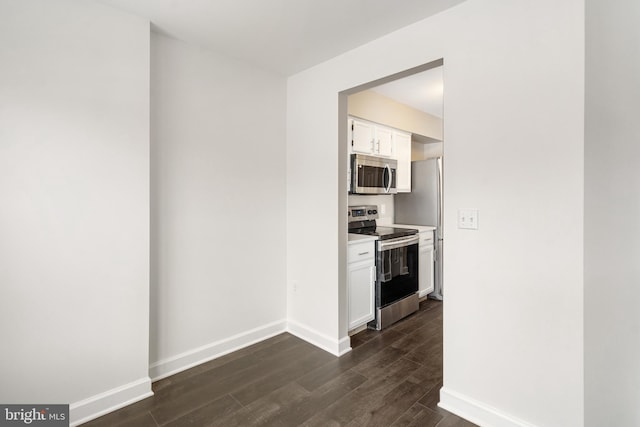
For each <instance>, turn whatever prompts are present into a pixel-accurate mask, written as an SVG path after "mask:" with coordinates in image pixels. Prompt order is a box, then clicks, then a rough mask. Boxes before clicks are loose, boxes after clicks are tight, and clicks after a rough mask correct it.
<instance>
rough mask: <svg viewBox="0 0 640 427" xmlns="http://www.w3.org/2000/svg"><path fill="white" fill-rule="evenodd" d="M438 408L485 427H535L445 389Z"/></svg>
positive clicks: (442, 390) (442, 391)
mask: <svg viewBox="0 0 640 427" xmlns="http://www.w3.org/2000/svg"><path fill="white" fill-rule="evenodd" d="M438 406H439V407H441V408H442V409H446V410H447V411H449V412H452V413H454V414H456V415H458V416H460V417H462V418H465V419H466V420H468V421H471V422H472V423H474V424H477V425H479V426H483V427H534V425H533V424H531V423H528V422H526V421H523V420H520V419H518V418H516V417H513V416H511V415H508V414H505V413H504V412H502V411H500V410H498V409H496V408H493V407H491V406H489V405H486V404H484V403H482V402H479V401H477V400H474V399H471V398H470V397H468V396H465V395H462V394H460V393H456V392H454V391H452V390H448V389H446V388H445V387H442V388H441V389H440V403H438Z"/></svg>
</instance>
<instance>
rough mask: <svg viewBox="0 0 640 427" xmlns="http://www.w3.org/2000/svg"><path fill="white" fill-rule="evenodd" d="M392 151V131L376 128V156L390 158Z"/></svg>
mask: <svg viewBox="0 0 640 427" xmlns="http://www.w3.org/2000/svg"><path fill="white" fill-rule="evenodd" d="M393 151H394V150H393V130H391V129H389V128H385V127H381V126H376V144H375V153H376V154H377V155H378V156H385V157H391V156H392V155H393Z"/></svg>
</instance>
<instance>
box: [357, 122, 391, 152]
mask: <svg viewBox="0 0 640 427" xmlns="http://www.w3.org/2000/svg"><path fill="white" fill-rule="evenodd" d="M349 121H350V129H349V130H350V135H349V136H350V138H349V143H350V149H351V152H353V153H362V154H369V155H372V156H382V157H392V156H393V152H394V147H393V129H391V128H388V127H386V126H381V125H378V124H376V123H372V122H367V121H364V120H358V119H350V120H349Z"/></svg>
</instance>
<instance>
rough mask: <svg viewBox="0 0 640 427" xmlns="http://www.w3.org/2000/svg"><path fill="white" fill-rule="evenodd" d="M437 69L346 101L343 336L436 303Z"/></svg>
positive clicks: (439, 291)
mask: <svg viewBox="0 0 640 427" xmlns="http://www.w3.org/2000/svg"><path fill="white" fill-rule="evenodd" d="M442 70H443V67H442V63H441V62H439V63H436V64H432V65H431V67H426V70H423V71H421V72H417V73H415V74H412V75H409V76H406V77H404V78H400V79H397V80H392V81H390V82H388V83H384V84H382V85H378V86H374V87H372V88H370V89H368V90H364V91H361V92H357V93H354V94H351V95H350V96H349V98H348V109H347V112H348V139H347V142H348V144H347V146H348V156H349V161H348V162H347V164H348V167H347V169H348V170H347V183H348V193H349V196H348V205H349V207H348V214H347V217H348V223H349V225H348V232H349V236H348V250H347V272H348V279H347V283H348V284H347V289H348V296H347V299H348V313H349V316H348V318H349V335H351V336H353V335H355V334H357V333H358V332H361V331H363V330H365V329H367V328H369V329H374V330H381V329H384V328H386V327H388V326H390V325H391V324H393V323H395V322H397V321H399V320H401V319H402V318H404V317H407V316H409V315H411V314H413V313H415V312H416V311H418V308H419V302H420V301H421V300H425V299H427V298H430V299H433V300H438V301H442V299H443V286H442V244H443V233H442V205H443V194H442V164H443V142H442V139H443V138H442V110H443V103H442V100H443V77H442Z"/></svg>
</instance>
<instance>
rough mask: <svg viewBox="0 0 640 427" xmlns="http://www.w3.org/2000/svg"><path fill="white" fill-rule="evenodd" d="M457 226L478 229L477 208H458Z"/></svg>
mask: <svg viewBox="0 0 640 427" xmlns="http://www.w3.org/2000/svg"><path fill="white" fill-rule="evenodd" d="M458 228H464V229H467V230H477V229H478V209H458Z"/></svg>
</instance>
